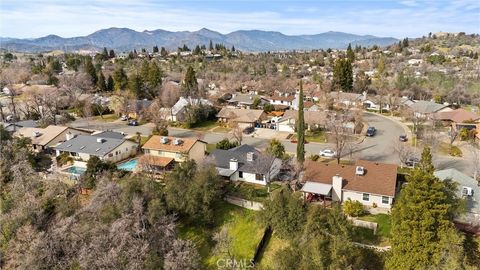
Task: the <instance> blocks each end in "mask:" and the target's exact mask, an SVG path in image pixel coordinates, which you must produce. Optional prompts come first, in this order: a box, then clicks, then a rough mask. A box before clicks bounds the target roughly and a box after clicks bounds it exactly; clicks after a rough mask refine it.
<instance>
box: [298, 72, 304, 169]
mask: <svg viewBox="0 0 480 270" xmlns="http://www.w3.org/2000/svg"><path fill="white" fill-rule="evenodd" d="M297 161H298V163H300V164H302V165H303V162H304V161H305V120H304V111H303V82H302V80H300V92H299V93H298V119H297Z"/></svg>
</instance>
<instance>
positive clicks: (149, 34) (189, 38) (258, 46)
mask: <svg viewBox="0 0 480 270" xmlns="http://www.w3.org/2000/svg"><path fill="white" fill-rule="evenodd" d="M210 40H211V41H212V42H213V43H214V44H215V43H221V44H224V45H225V46H226V47H227V48H230V47H231V46H235V48H236V49H238V50H241V51H250V52H261V51H289V50H312V49H327V48H332V49H343V48H346V47H347V46H348V44H349V43H350V44H352V46H354V45H362V46H372V45H375V44H376V45H379V46H385V45H389V44H392V43H394V42H397V41H398V40H397V39H395V38H392V37H376V36H372V35H354V34H348V33H342V32H332V31H330V32H325V33H321V34H315V35H285V34H282V33H280V32H273V31H260V30H239V31H235V32H231V33H229V34H221V33H219V32H215V31H212V30H209V29H206V28H202V29H200V30H198V31H193V32H190V31H179V32H171V31H166V30H162V29H158V30H153V31H148V30H145V31H143V32H138V31H135V30H132V29H129V28H115V27H113V28H108V29H102V30H99V31H96V32H94V33H92V34H90V35H88V36H81V37H71V38H62V37H59V36H56V35H48V36H45V37H41V38H34V39H19V38H6V37H0V48H2V49H7V50H9V51H19V52H41V51H51V50H64V51H77V50H100V49H102V48H103V47H107V48H109V49H114V50H116V51H131V50H133V49H141V48H146V49H148V50H151V48H152V47H153V46H158V47H162V46H163V47H165V48H167V49H176V48H177V47H181V46H183V44H186V45H187V46H188V47H190V48H194V47H195V46H196V45H206V46H207V47H208V44H209V43H210Z"/></svg>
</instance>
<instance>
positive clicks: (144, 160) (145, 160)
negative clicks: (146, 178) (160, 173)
mask: <svg viewBox="0 0 480 270" xmlns="http://www.w3.org/2000/svg"><path fill="white" fill-rule="evenodd" d="M173 160H174V159H173V158H169V157H157V156H152V155H143V156H141V157H140V158H139V160H138V162H139V163H140V164H146V165H153V166H158V167H166V166H168V164H170V163H172V162H173Z"/></svg>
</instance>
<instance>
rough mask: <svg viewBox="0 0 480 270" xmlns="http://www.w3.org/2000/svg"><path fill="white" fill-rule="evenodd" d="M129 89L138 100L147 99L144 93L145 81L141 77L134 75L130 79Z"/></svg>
mask: <svg viewBox="0 0 480 270" xmlns="http://www.w3.org/2000/svg"><path fill="white" fill-rule="evenodd" d="M128 89H129V90H130V91H131V92H132V93H134V94H135V96H137V98H138V99H144V98H146V97H145V95H144V93H143V81H142V78H141V77H140V75H138V74H133V75H131V76H130V78H128Z"/></svg>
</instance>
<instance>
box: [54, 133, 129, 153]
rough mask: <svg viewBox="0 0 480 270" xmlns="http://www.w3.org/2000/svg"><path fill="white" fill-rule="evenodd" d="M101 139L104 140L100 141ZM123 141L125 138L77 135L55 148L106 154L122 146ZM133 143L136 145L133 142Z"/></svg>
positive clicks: (74, 151)
mask: <svg viewBox="0 0 480 270" xmlns="http://www.w3.org/2000/svg"><path fill="white" fill-rule="evenodd" d="M99 140H102V141H101V142H100V141H99ZM123 142H125V140H124V139H114V138H101V137H96V136H90V135H77V136H76V137H75V138H73V139H70V140H68V141H65V142H63V143H61V144H59V145H57V146H55V147H54V149H55V150H60V151H66V152H73V153H84V154H89V155H93V156H105V155H107V154H108V153H110V152H111V151H112V150H113V149H115V148H117V147H118V146H120V145H121V144H122V143H123ZM132 145H134V143H133V142H132Z"/></svg>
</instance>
